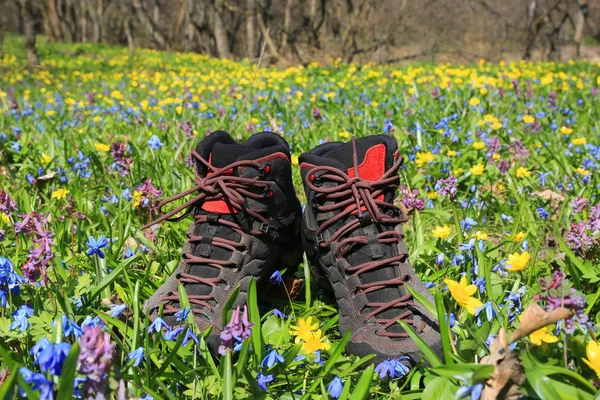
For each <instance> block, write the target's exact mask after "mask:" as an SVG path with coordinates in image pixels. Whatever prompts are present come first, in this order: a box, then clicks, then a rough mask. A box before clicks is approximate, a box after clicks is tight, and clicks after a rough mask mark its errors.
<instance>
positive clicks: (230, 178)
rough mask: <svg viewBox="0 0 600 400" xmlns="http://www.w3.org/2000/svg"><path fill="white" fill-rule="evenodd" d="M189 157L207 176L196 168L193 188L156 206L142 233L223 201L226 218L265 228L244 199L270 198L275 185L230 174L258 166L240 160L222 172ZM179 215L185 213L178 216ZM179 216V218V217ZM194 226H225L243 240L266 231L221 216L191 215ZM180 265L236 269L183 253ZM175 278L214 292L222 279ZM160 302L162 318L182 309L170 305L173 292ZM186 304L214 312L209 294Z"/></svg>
mask: <svg viewBox="0 0 600 400" xmlns="http://www.w3.org/2000/svg"><path fill="white" fill-rule="evenodd" d="M192 156H193V157H194V158H195V159H196V160H198V161H199V162H200V163H201V164H202V165H203V166H204V167H205V168H206V170H207V174H206V176H201V175H200V174H199V173H198V170H197V169H196V168H195V169H194V174H195V177H194V182H195V183H196V185H195V186H193V187H192V188H190V189H188V190H186V191H184V192H182V193H179V194H177V195H175V196H172V197H169V198H167V199H165V200H163V201H162V202H161V203H159V204H158V206H157V209H158V212H159V217H158V218H156V219H155V220H154V221H152V222H150V223H149V224H146V225H144V226H143V227H142V228H141V229H146V228H148V227H150V226H152V225H155V224H158V223H160V222H162V221H180V220H182V219H184V218H185V217H187V216H188V215H189V214H190V213H192V211H194V210H197V209H199V208H200V206H201V205H202V204H203V203H205V202H207V201H216V200H222V201H224V202H225V203H226V204H227V206H228V207H229V209H230V210H231V211H232V214H229V215H234V213H237V212H240V213H243V214H244V215H246V216H250V217H252V218H253V219H255V220H257V221H260V222H261V223H262V226H268V222H267V220H266V218H264V217H263V216H262V215H261V214H260V213H259V212H257V211H255V210H252V209H250V208H248V207H247V206H246V199H248V198H250V199H255V200H258V199H263V198H265V197H270V196H272V192H271V191H269V190H267V189H268V188H269V187H270V185H272V184H274V182H273V181H266V180H261V174H259V175H258V176H256V177H254V178H246V177H241V176H236V175H234V174H233V171H235V170H236V169H241V168H245V167H250V168H254V169H257V170H259V171H260V170H261V164H260V163H258V162H256V161H254V160H242V161H236V162H234V163H232V164H229V165H227V166H225V167H222V168H217V167H214V166H213V165H212V164H210V163H209V162H208V161H207V160H206V159H204V158H203V157H202V156H200V154H198V152H197V151H196V150H195V149H193V150H192ZM252 189H262V193H256V191H252ZM193 193H196V195H195V196H193V197H192V198H191V199H189V200H187V201H186V202H185V203H183V204H182V205H180V206H178V207H176V208H175V209H173V210H171V211H169V212H166V213H165V212H163V211H162V208H163V207H164V206H165V205H167V204H169V203H172V202H174V201H177V200H179V199H182V198H184V197H187V196H189V195H191V194H193ZM182 211H184V212H183V213H181V212H182ZM179 213H181V214H180V215H178V214H179ZM252 218H251V219H252ZM194 223H195V224H196V225H199V224H205V223H208V224H212V225H224V226H227V227H228V228H230V229H232V230H233V231H235V232H236V233H238V234H239V235H240V236H242V235H243V234H249V235H263V234H265V233H266V231H265V230H257V229H254V228H253V224H251V223H250V224H245V225H242V224H241V222H240V221H239V218H235V217H234V218H232V220H228V219H225V218H223V216H222V215H220V214H212V213H201V214H196V215H194ZM188 241H189V242H190V243H195V244H197V245H202V244H204V245H208V246H211V247H219V248H222V249H225V250H228V251H231V252H234V251H236V250H238V251H243V250H245V248H246V245H245V244H243V243H240V242H237V241H233V240H228V239H225V238H220V237H216V236H212V237H208V238H205V237H203V236H196V235H193V234H188ZM183 262H184V263H185V264H186V265H192V264H198V265H206V266H210V267H212V268H215V269H218V270H221V269H223V268H227V267H229V268H231V267H235V264H234V263H233V262H232V261H231V260H215V259H211V258H209V257H208V256H201V257H200V256H196V255H194V254H192V253H185V254H184V260H183ZM177 278H178V281H179V282H181V283H182V284H183V285H184V286H185V285H197V284H202V285H208V286H211V287H212V288H214V287H215V286H217V285H218V284H220V283H221V282H222V279H221V278H220V277H218V276H217V277H215V278H204V277H201V276H197V275H192V274H188V273H184V272H181V273H179V274H178V277H177ZM211 292H212V290H211ZM161 300H162V301H163V302H166V303H167V304H166V305H165V308H164V310H163V315H173V314H175V313H177V312H178V311H181V308H179V307H174V306H173V305H171V304H169V303H172V302H173V303H178V302H179V300H180V299H179V293H178V292H177V291H176V290H174V291H172V292H169V293H167V294H166V296H164V297H162V299H161ZM188 301H189V302H190V304H195V305H198V306H200V307H206V308H207V309H209V310H210V311H212V310H213V307H212V306H211V304H210V303H209V302H210V301H214V296H213V295H212V294H207V295H188ZM194 311H200V310H199V309H195V308H194V307H192V312H194Z"/></svg>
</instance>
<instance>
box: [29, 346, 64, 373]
mask: <svg viewBox="0 0 600 400" xmlns="http://www.w3.org/2000/svg"><path fill="white" fill-rule="evenodd" d="M69 351H71V344H70V343H66V342H61V343H58V344H54V343H50V341H49V340H48V339H46V338H43V339H41V340H40V341H39V342H38V343H37V344H36V345H35V346H33V347H32V349H31V354H32V355H33V357H34V359H35V361H34V364H38V365H39V366H40V370H41V371H42V372H47V371H50V373H51V374H52V375H56V376H59V375H60V374H61V372H62V367H63V364H64V362H65V359H66V358H67V355H68V354H69Z"/></svg>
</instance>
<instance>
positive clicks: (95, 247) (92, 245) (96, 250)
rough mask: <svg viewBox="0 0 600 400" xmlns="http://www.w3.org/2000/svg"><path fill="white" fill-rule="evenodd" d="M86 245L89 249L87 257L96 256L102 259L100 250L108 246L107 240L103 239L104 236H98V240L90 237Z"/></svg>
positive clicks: (102, 254) (102, 255)
mask: <svg viewBox="0 0 600 400" xmlns="http://www.w3.org/2000/svg"><path fill="white" fill-rule="evenodd" d="M87 245H88V247H89V249H88V252H87V255H88V256H93V255H94V254H97V255H98V257H100V258H104V252H103V251H102V248H104V247H107V246H108V240H107V239H106V238H105V237H104V235H102V236H100V237H99V238H98V240H96V239H95V238H94V237H92V236H90V238H89V239H88V242H87Z"/></svg>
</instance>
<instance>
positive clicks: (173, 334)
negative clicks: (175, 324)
mask: <svg viewBox="0 0 600 400" xmlns="http://www.w3.org/2000/svg"><path fill="white" fill-rule="evenodd" d="M182 331H183V327H179V328H174V329H173V328H171V329H169V331H168V332H166V333H165V334H164V335H163V339H165V340H171V341H173V342H175V341H177V336H179V334H180V333H181V332H182Z"/></svg>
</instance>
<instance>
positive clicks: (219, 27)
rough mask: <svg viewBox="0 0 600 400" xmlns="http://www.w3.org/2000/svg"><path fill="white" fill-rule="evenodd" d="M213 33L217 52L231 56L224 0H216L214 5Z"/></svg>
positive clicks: (224, 56) (223, 56) (226, 56)
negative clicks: (224, 19)
mask: <svg viewBox="0 0 600 400" xmlns="http://www.w3.org/2000/svg"><path fill="white" fill-rule="evenodd" d="M213 35H214V37H215V42H216V45H217V54H218V56H219V57H221V58H230V57H231V53H230V51H229V38H228V35H227V28H225V24H224V23H223V0H215V2H214V6H213Z"/></svg>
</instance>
